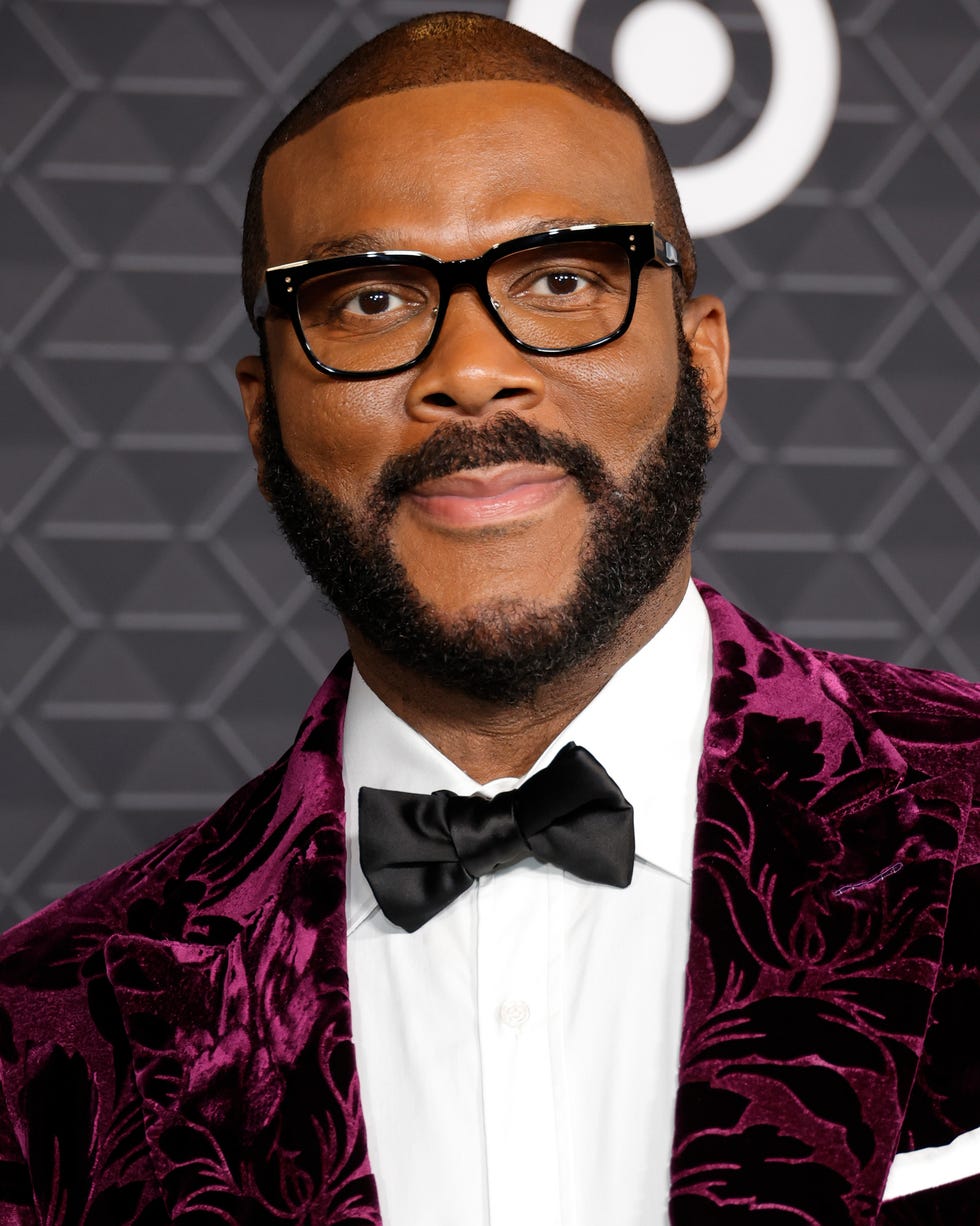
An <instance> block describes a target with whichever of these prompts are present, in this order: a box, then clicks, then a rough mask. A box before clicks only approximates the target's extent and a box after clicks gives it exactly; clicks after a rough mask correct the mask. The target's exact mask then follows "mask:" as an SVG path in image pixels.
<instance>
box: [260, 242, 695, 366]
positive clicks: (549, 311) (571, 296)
mask: <svg viewBox="0 0 980 1226" xmlns="http://www.w3.org/2000/svg"><path fill="white" fill-rule="evenodd" d="M648 264H655V265H657V266H658V267H659V268H669V269H675V270H677V271H678V272H679V270H680V269H679V266H680V259H679V257H678V255H677V251H676V249H675V248H674V246H673V244H672V243H670V242H669V241H668V240H667V239H666V238H664V236H663V235H662V234H660V233H659V232H658V231H657V230H656V229H654V227H653V225H652V224H650V223H647V222H645V223H643V224H642V225H635V226H633V225H580V226H570V227H567V228H565V229H556V230H547V231H545V232H544V233H542V234H531V235H528V236H526V237H522V238H514V239H508V240H507V241H506V242H502V243H497V244H496V245H495V246H493V247H491V248H490V249H489V251H485V252H484V253H483V255H480V256H476V257H475V258H473V259H469V260H446V261H444V260H438V259H436V258H435V257H434V256H431V255H426V254H425V253H424V252H422V251H367V252H365V253H364V254H362V255H351V256H338V257H336V258H330V259H322V260H299V261H297V262H296V263H294V264H280V265H278V266H277V267H275V268H269V269H267V271H266V274H265V286H264V288H263V290H262V291H261V292H260V294H259V296H258V298H257V299H256V303H255V311H254V313H255V317H256V319H259V318H265V317H267V316H270V315H280V316H284V317H288V318H289V319H291V320H292V323H293V328H294V329H295V331H296V336H297V338H298V340H299V343H300V344H301V345H302V347H303V351H304V352H305V354H306V356H307V357H308V358H309V360H310V361H311V362H312V363H313V365H314V366H315V367H316V369H317V370H320V371H323V373H324V374H328V375H335V376H337V377H339V378H344V379H375V378H378V377H379V376H381V375H393V374H397V373H398V372H399V371H402V370H408V369H409V368H410V367H412V366H414V365H415V364H416V363H417V362H421V361H422V360H423V359H424V358H426V357H427V356H428V354H429V353H431V351H432V348H433V346H434V345H435V343H436V340H437V339H438V337H439V330H440V328H441V326H442V321H443V319H444V318H445V314H446V307H447V306H448V304H449V299H450V296H451V295H452V293H453V291H454V290H455V289H457V288H458V287H459V286H462V285H469V286H472V287H473V288H474V289H475V290H476V292H477V294H479V296H480V300H481V301H482V303H483V305H484V306H485V307H486V309H487V312H488V314H489V315H490V318H491V319H492V320H493V321H494V323H495V324H496V325H497V327H498V328H499V329H500V331H501V332H502V333H503V334H504V336H506V337H507V339H508V340H509V341H511V343H512V344H514V345H516V346H517V348H518V349H522V350H524V351H525V352H526V353H534V354H540V355H544V356H552V355H560V354H570V353H581V352H583V351H584V350H586V349H595V348H596V347H597V346H599V345H606V344H608V343H609V342H610V341H614V340H615V339H616V338H617V337H619V336H622V335H623V333H624V332H625V331H626V329H627V328H628V327H629V326H630V322H631V320H632V318H633V312H634V309H635V307H636V295H637V287H638V285H639V280H640V273H641V272H642V271H643V269H644V268H646V266H647V265H648Z"/></svg>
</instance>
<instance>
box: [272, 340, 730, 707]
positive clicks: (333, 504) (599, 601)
mask: <svg viewBox="0 0 980 1226" xmlns="http://www.w3.org/2000/svg"><path fill="white" fill-rule="evenodd" d="M268 374H269V372H268V370H267V383H266V386H267V388H268V389H269V393H268V399H267V401H266V403H265V405H264V409H263V422H262V451H263V462H264V470H265V471H264V480H263V487H264V490H265V493H266V496H267V497H268V499H269V502H270V504H271V506H272V509H273V511H274V512H275V515H276V518H277V520H278V521H279V527H280V528H281V530H282V533H283V535H284V536H285V538H286V540H287V541H288V543H289V545H290V547H291V549H292V551H293V553H294V554H295V555H296V557H297V559H298V560H299V561H300V563H301V564H302V566H303V567H304V569H305V570H306V572H307V574H308V575H309V576H310V578H311V579H312V580H313V582H314V583H315V584H316V586H317V587H318V588H319V589H320V591H321V592H322V593H323V595H324V596H325V597H326V599H327V601H328V602H329V604H331V605H332V606H333V607H334V608H335V609H336V610H337V612H338V613H340V615H341V617H342V618H344V620H345V621H347V622H348V623H349V624H350V625H352V626H354V627H356V629H357V630H358V631H359V632H360V634H362V635H363V636H364V637H365V638H366V639H367V640H369V641H370V642H371V643H373V644H374V646H375V647H376V648H378V650H380V651H381V652H382V653H383V654H384V655H386V656H387V657H389V658H390V659H391V660H393V661H395V662H397V663H398V664H399V665H401V666H403V667H404V668H407V669H409V670H411V671H413V672H416V673H419V674H421V675H423V676H425V677H427V678H429V679H431V680H432V681H434V682H436V683H437V684H439V685H441V686H444V687H446V688H449V689H452V690H456V691H459V692H462V693H464V694H467V695H469V696H470V697H472V698H476V699H480V700H483V701H490V702H493V703H505V704H513V703H517V702H521V701H524V700H527V699H528V698H531V697H532V696H533V695H534V694H535V693H536V692H537V691H538V690H539V689H540V688H541V687H542V686H543V685H545V684H546V683H548V682H550V681H553V680H555V679H556V678H558V677H560V676H561V675H563V674H565V673H567V672H569V671H570V670H572V669H574V668H576V666H578V665H580V664H581V663H582V662H583V661H585V660H587V659H588V658H589V657H591V656H592V655H594V654H595V653H596V652H598V651H600V650H602V649H603V648H605V647H606V646H608V645H609V644H610V643H611V642H612V641H613V640H614V638H615V637H616V635H617V633H618V632H619V631H620V630H621V628H622V627H623V624H624V623H625V622H626V620H627V619H628V618H629V617H630V615H631V614H633V613H634V612H636V610H637V609H638V608H639V607H640V605H641V604H642V603H643V601H644V600H645V599H646V598H647V597H648V596H649V595H650V594H651V593H653V592H655V591H656V590H657V589H658V588H659V587H661V586H662V585H663V583H664V581H665V580H666V579H667V577H668V575H669V574H670V573H671V571H672V569H673V568H674V565H675V563H676V562H677V561H678V559H679V558H680V556H681V554H682V553H683V552H684V551H685V550H686V549H687V548H688V546H689V544H690V540H691V535H692V533H693V530H694V524H695V523H696V521H697V518H698V515H699V514H700V509H701V497H702V494H703V492H704V485H705V465H706V463H707V461H708V458H709V456H710V454H711V452H710V448H709V441H710V438H711V425H710V418H709V416H708V413H707V410H706V406H705V402H704V394H703V390H702V384H701V376H700V372H699V371H698V369H697V368H696V367H694V366H693V365H692V363H691V361H690V355H689V354H687V353H684V354H683V355H682V370H681V375H680V379H679V381H678V390H677V396H676V400H675V404H674V408H673V411H672V413H671V415H670V418H669V419H668V422H667V425H666V427H665V429H664V432H663V435H662V436H661V437H660V438H659V439H657V440H655V441H654V443H653V444H651V445H650V446H649V447H648V448H647V450H646V451H645V452H644V453H643V454H642V455H641V456H640V458H639V460H638V462H637V464H636V466H635V468H634V470H633V473H632V474H631V476H630V477H629V479H628V480H627V481H626V483H625V484H624V485H622V486H617V485H616V484H615V483H614V482H613V480H612V479H611V478H610V476H609V474H608V472H607V471H606V468H605V466H604V465H603V463H602V461H601V460H600V458H599V456H598V455H597V454H596V453H595V451H593V450H592V449H591V448H590V447H587V446H585V445H584V444H582V443H576V442H573V441H571V440H570V439H567V438H566V437H565V436H563V435H561V434H557V433H549V434H545V433H543V432H541V431H539V430H537V429H535V428H534V426H532V425H531V424H530V423H529V422H528V421H527V420H526V419H525V418H524V417H521V416H519V415H518V414H516V413H513V412H507V411H504V412H500V413H498V414H495V415H494V416H493V418H492V419H491V420H490V421H489V422H488V423H487V424H486V425H483V426H473V425H467V424H465V423H463V422H452V423H450V424H448V425H446V426H443V427H440V428H439V429H438V430H436V431H435V432H434V433H433V434H432V435H431V436H430V437H429V438H428V439H426V441H425V442H424V443H422V444H421V445H420V446H419V447H418V448H416V449H415V450H414V451H412V452H408V453H406V454H405V455H400V456H393V457H391V458H390V459H389V460H388V461H387V462H386V463H385V464H384V466H383V467H382V469H381V473H380V475H379V477H378V480H377V481H376V483H375V485H374V488H373V490H372V491H371V494H370V496H369V498H368V500H367V502H366V505H365V506H364V508H363V509H362V510H361V512H360V513H359V515H358V518H357V519H356V520H355V518H354V516H353V515H352V514H351V512H350V511H349V510H348V509H347V508H346V507H345V506H344V505H343V504H341V503H340V502H339V501H338V500H337V499H336V498H335V497H334V496H333V495H332V494H331V493H330V491H329V490H328V489H327V488H326V487H325V486H324V485H322V484H320V483H319V482H316V481H314V480H312V479H311V478H309V477H307V476H304V475H303V474H302V473H300V472H299V471H298V469H297V468H296V467H295V465H294V464H293V462H292V461H291V460H290V458H289V456H288V455H287V453H286V449H285V446H284V445H283V441H282V434H281V431H280V428H279V415H278V411H277V408H276V404H275V396H274V390H273V385H272V382H271V380H270V379H268ZM513 462H517V463H520V462H530V463H534V464H550V465H557V466H558V467H560V468H563V469H564V470H565V471H566V472H567V473H568V474H569V476H571V477H573V478H574V479H575V480H576V481H577V483H578V485H579V488H580V490H581V492H582V495H583V497H584V498H585V500H586V503H587V504H588V521H589V523H588V530H587V533H586V537H585V540H584V542H583V545H582V551H581V563H580V567H579V573H578V577H577V580H576V582H575V584H574V587H573V589H572V591H571V592H570V593H569V595H568V596H567V598H566V599H565V600H564V601H562V602H561V603H559V604H556V605H553V606H544V605H541V604H534V603H531V602H528V601H522V600H516V599H501V600H500V601H499V602H496V603H494V604H491V605H489V606H484V607H480V608H479V609H475V610H471V611H466V612H463V613H461V614H458V615H456V616H454V617H453V619H452V621H451V622H447V621H445V620H443V618H441V617H440V616H439V614H438V612H437V611H436V609H434V608H433V607H432V606H431V605H428V604H426V603H425V601H423V600H422V599H421V597H420V596H419V594H418V592H417V590H416V589H415V587H414V586H413V585H412V583H411V581H410V580H409V578H408V575H407V573H406V571H405V568H404V566H403V565H402V564H401V563H400V562H399V561H398V559H397V558H396V557H395V555H394V551H393V549H392V545H391V540H390V535H389V531H388V530H389V527H390V524H391V522H392V519H393V518H394V516H395V513H396V511H397V509H398V506H399V501H400V499H401V497H402V495H404V494H405V493H406V492H408V491H409V490H411V489H412V488H413V487H414V486H416V485H418V484H419V483H420V482H422V481H426V480H431V479H434V478H437V477H442V476H446V475H448V474H449V473H453V472H458V471H462V470H464V469H471V468H481V467H485V466H489V465H495V464H504V463H513Z"/></svg>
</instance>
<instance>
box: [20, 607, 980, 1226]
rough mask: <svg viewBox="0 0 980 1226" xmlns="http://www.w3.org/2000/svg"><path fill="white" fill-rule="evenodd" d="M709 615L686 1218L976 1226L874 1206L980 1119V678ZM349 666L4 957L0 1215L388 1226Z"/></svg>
mask: <svg viewBox="0 0 980 1226" xmlns="http://www.w3.org/2000/svg"><path fill="white" fill-rule="evenodd" d="M703 595H704V597H705V600H706V603H707V606H708V610H709V613H710V616H711V622H712V628H713V633H714V644H715V647H714V650H715V663H714V669H715V673H714V685H713V689H712V700H711V713H710V717H709V721H708V726H707V730H706V735H705V748H704V756H703V760H702V764H701V773H700V781H699V811H698V825H697V834H696V843H695V856H694V882H693V893H692V914H691V943H690V953H689V960H688V997H687V1003H686V1012H685V1021H684V1037H683V1044H682V1051H681V1067H680V1088H679V1093H678V1101H677V1121H676V1132H675V1144H674V1160H673V1190H672V1196H671V1216H672V1221H673V1222H674V1223H676V1224H678V1226H714V1224H715V1223H718V1224H719V1226H735V1224H738V1223H743V1222H744V1223H746V1224H747V1226H783V1224H785V1226H799V1224H800V1223H810V1224H812V1226H846V1224H847V1223H873V1222H878V1223H882V1224H888V1226H898V1224H901V1223H908V1224H910V1223H915V1224H916V1226H921V1224H924V1223H936V1224H937V1226H938V1224H939V1223H942V1226H956V1224H958V1223H967V1222H969V1223H975V1222H977V1221H978V1220H980V1179H969V1180H966V1181H963V1182H961V1183H959V1184H957V1185H953V1186H951V1187H948V1188H946V1189H945V1190H941V1191H938V1192H931V1193H920V1194H919V1195H917V1196H914V1197H908V1198H906V1199H904V1200H900V1201H893V1202H889V1203H887V1204H886V1205H885V1206H884V1208H881V1207H880V1200H881V1194H882V1189H883V1187H884V1183H885V1179H886V1176H887V1173H888V1169H889V1165H890V1163H891V1160H892V1156H893V1155H894V1154H895V1152H896V1151H897V1150H908V1149H917V1148H920V1147H926V1146H936V1145H943V1144H946V1143H948V1142H949V1141H951V1140H952V1139H953V1138H954V1137H956V1136H957V1135H959V1134H961V1133H963V1132H965V1131H968V1130H971V1129H975V1128H980V973H978V963H980V811H978V809H977V804H978V795H980V787H978V774H980V687H977V686H975V685H971V684H968V683H967V682H964V681H960V680H958V679H956V678H954V677H949V676H946V675H943V674H935V673H923V672H914V671H911V670H908V669H902V668H898V667H895V666H891V665H886V664H878V663H871V662H868V661H863V660H857V659H852V658H849V657H842V656H835V655H829V654H827V653H823V652H811V651H805V650H803V649H802V648H800V647H797V646H796V645H795V644H793V643H791V642H789V641H787V640H786V639H783V638H780V637H779V636H777V635H775V634H771V633H769V632H768V631H766V630H765V629H763V628H762V627H761V626H759V625H758V624H757V623H756V622H754V621H752V620H751V619H750V618H747V617H746V616H745V615H744V614H742V613H740V612H739V611H738V610H736V609H735V608H733V607H732V606H731V605H730V604H728V603H727V602H726V601H725V600H723V599H722V598H721V597H720V596H718V595H717V593H714V592H712V591H711V590H710V589H703ZM348 673H349V664H348V665H347V666H346V667H345V666H344V665H343V664H342V665H341V666H339V667H338V669H337V670H335V672H334V673H333V674H332V675H331V676H330V677H329V678H328V680H327V681H326V683H325V684H324V686H323V688H322V689H321V690H320V692H319V694H318V695H317V696H316V698H315V699H314V702H313V705H312V706H311V708H310V710H309V712H308V714H307V716H306V718H305V720H304V722H303V724H302V727H301V728H300V731H299V735H298V737H297V740H296V742H295V744H294V746H293V748H292V749H291V750H290V751H289V752H288V753H287V754H286V755H285V757H284V758H283V759H282V760H281V761H280V762H278V763H277V764H276V765H275V766H273V767H272V768H270V769H269V770H268V771H266V772H265V774H263V775H261V776H260V777H259V778H257V779H255V780H253V781H252V782H251V783H249V784H247V785H246V786H245V787H244V788H242V789H241V791H239V792H238V793H237V795H235V796H234V797H232V798H231V800H229V801H228V802H227V804H225V805H224V806H223V807H222V808H221V809H220V810H219V811H218V813H216V814H215V815H214V816H213V817H211V818H209V819H208V820H207V821H205V822H203V823H201V824H200V825H198V826H195V827H193V828H192V829H190V830H188V831H185V832H184V833H182V834H178V835H176V836H175V837H173V838H171V839H169V840H168V841H166V842H164V843H162V844H161V845H159V846H158V847H156V848H154V849H153V850H151V851H149V852H147V853H146V854H145V855H142V856H140V857H139V858H138V859H136V860H134V861H133V862H132V863H130V864H128V865H125V866H124V867H123V868H120V869H118V870H116V871H115V872H113V873H110V874H109V875H108V876H106V877H103V878H101V879H100V880H99V881H96V882H94V883H93V884H91V885H88V886H85V887H83V888H82V889H80V890H77V891H75V893H73V894H72V895H70V896H69V897H68V898H66V899H63V900H62V901H60V902H57V903H55V904H54V905H53V906H51V907H48V908H47V909H46V910H44V911H42V912H41V913H40V914H39V915H37V916H35V917H33V918H32V919H30V920H28V921H26V922H25V923H23V924H21V925H19V926H18V927H17V928H15V929H13V930H12V931H11V932H9V933H7V934H6V935H5V936H4V937H3V938H2V939H0V1086H2V1097H0V1223H3V1224H4V1226H7V1224H11V1226H13V1224H17V1226H27V1224H28V1223H30V1224H31V1226H37V1224H39V1223H45V1224H46V1226H47V1224H52V1226H53V1224H55V1223H58V1224H59V1226H74V1224H76V1223H89V1224H99V1226H101V1224H103V1223H104V1224H106V1226H124V1224H132V1226H136V1224H137V1223H138V1224H139V1226H156V1224H158V1223H160V1224H162V1223H169V1222H181V1223H188V1224H190V1223H193V1224H194V1226H198V1224H200V1226H205V1224H212V1223H213V1224H217V1223H234V1224H235V1226H244V1224H248V1223H262V1224H265V1223H270V1224H271V1223H297V1224H299V1223H303V1224H306V1226H335V1224H339V1223H351V1222H360V1223H378V1222H380V1216H379V1213H378V1208H377V1199H376V1193H375V1186H374V1178H373V1176H372V1173H371V1170H370V1166H369V1160H368V1143H369V1138H367V1137H366V1135H365V1127H364V1120H363V1117H362V1114H361V1108H360V1101H359V1094H358V1081H357V1072H356V1068H355V1062H354V1050H353V1046H352V1043H351V1022H350V1006H349V999H348V988H347V972H346V924H345V915H344V829H343V827H344V803H343V794H342V784H341V771H340V763H339V747H340V738H341V729H342V723H343V714H344V702H345V695H346V689H347V676H348ZM420 988H421V990H424V985H420ZM599 1126H601V1121H597V1127H599ZM451 1160H452V1159H451V1155H447V1161H451ZM750 1215H751V1216H750ZM650 1218H651V1226H654V1223H656V1222H657V1221H658V1220H659V1215H658V1212H657V1211H656V1209H655V1208H654V1207H651V1214H650ZM460 1226H467V1224H466V1223H460ZM594 1226H600V1224H599V1223H596V1224H594Z"/></svg>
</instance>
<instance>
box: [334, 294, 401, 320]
mask: <svg viewBox="0 0 980 1226" xmlns="http://www.w3.org/2000/svg"><path fill="white" fill-rule="evenodd" d="M409 305H410V304H409V302H408V300H407V299H405V298H402V297H401V296H400V295H398V294H396V293H394V291H393V290H390V289H364V290H360V291H359V292H358V293H356V294H354V295H353V296H352V297H350V298H348V299H347V301H346V302H344V303H343V304H342V307H341V309H342V310H344V311H347V312H348V313H349V314H351V315H387V314H390V313H391V312H392V311H397V310H398V309H399V308H400V307H406V306H409Z"/></svg>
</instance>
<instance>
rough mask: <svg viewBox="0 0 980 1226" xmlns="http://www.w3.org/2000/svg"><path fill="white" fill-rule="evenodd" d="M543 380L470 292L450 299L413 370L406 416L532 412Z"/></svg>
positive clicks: (462, 291)
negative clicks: (429, 348) (426, 351)
mask: <svg viewBox="0 0 980 1226" xmlns="http://www.w3.org/2000/svg"><path fill="white" fill-rule="evenodd" d="M543 396H544V379H543V378H542V376H541V374H540V372H539V371H537V370H536V369H535V368H534V367H533V366H531V365H530V363H529V362H528V361H527V359H526V357H525V355H524V354H523V353H522V352H521V351H520V350H519V349H518V348H517V346H516V345H513V344H511V342H510V341H509V340H508V339H507V337H506V336H504V334H503V333H502V332H501V331H500V330H499V329H498V328H497V326H496V324H495V323H494V322H493V320H492V319H491V318H490V316H489V315H488V314H487V310H486V308H485V307H484V306H483V304H482V303H481V301H480V299H479V297H478V296H477V294H476V291H475V290H472V289H470V288H461V289H459V290H457V291H456V292H455V293H454V294H453V295H452V297H451V299H450V301H449V303H448V305H447V307H446V314H445V317H444V318H443V321H442V330H441V332H440V333H439V337H438V339H437V341H436V344H435V347H434V349H433V350H432V352H431V353H430V354H429V356H428V357H427V358H426V359H425V361H424V362H422V363H420V364H419V366H418V367H417V368H416V375H415V379H414V380H413V382H412V385H411V387H410V389H409V392H408V396H407V408H408V412H409V413H410V414H411V415H412V416H413V417H415V418H416V419H417V420H420V421H435V420H437V419H441V418H445V417H459V416H466V417H483V416H488V415H490V414H493V413H497V412H499V411H500V410H501V409H509V410H511V411H516V412H520V411H522V410H528V409H533V408H534V407H535V406H536V405H537V404H538V403H539V402H540V401H541V399H542V398H543Z"/></svg>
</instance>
